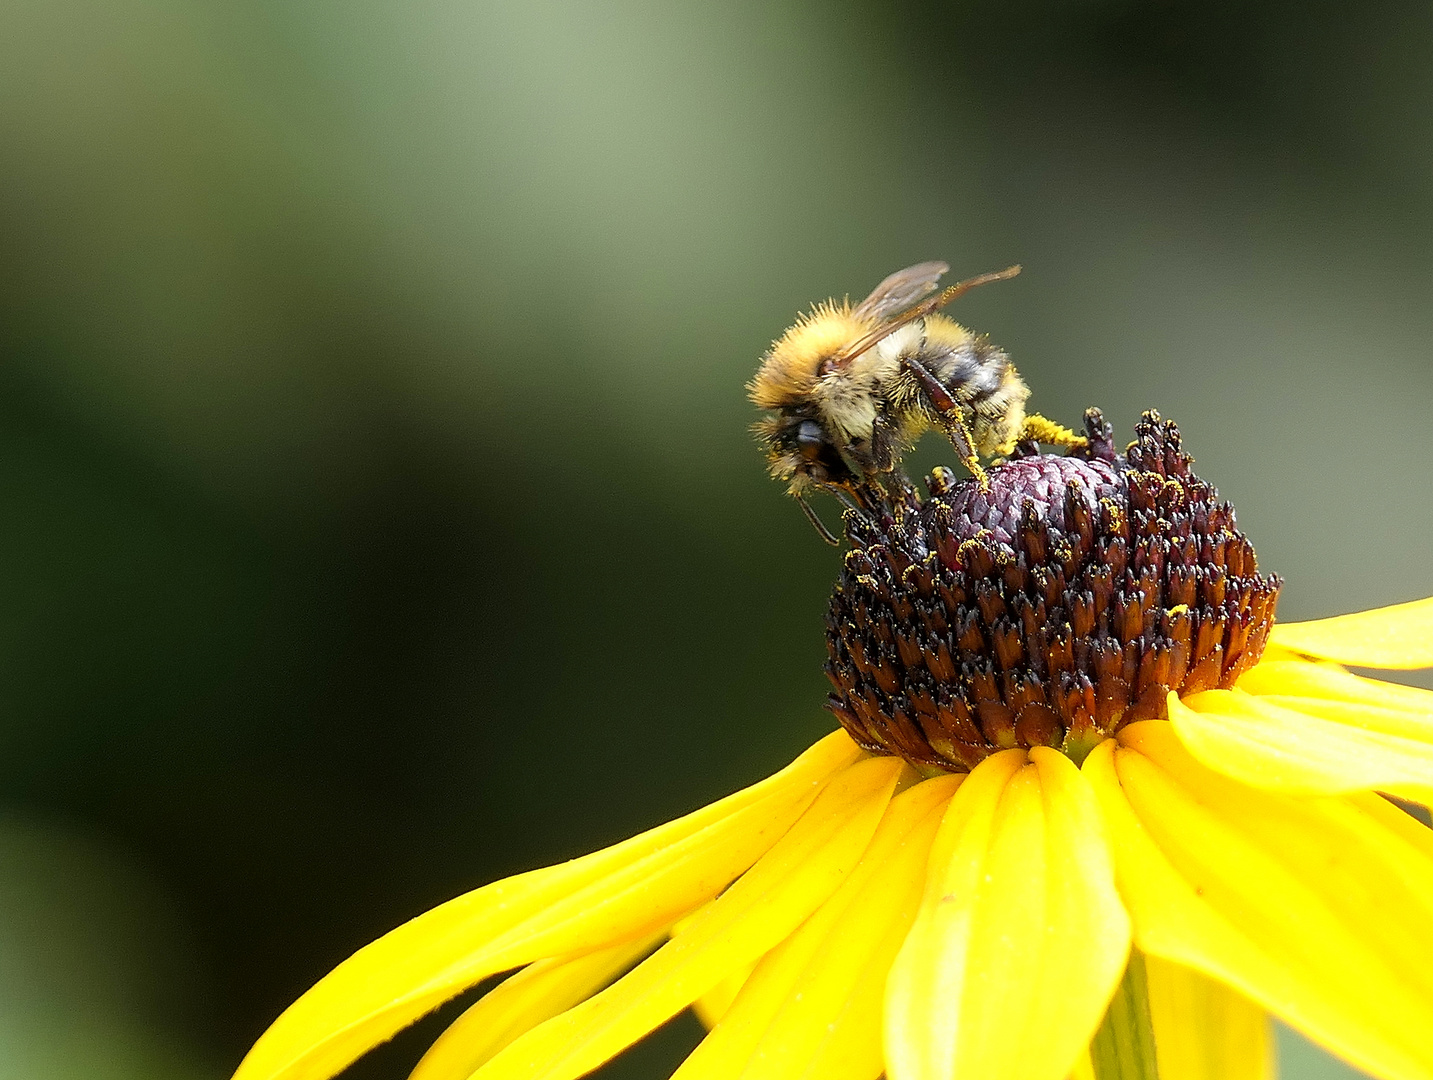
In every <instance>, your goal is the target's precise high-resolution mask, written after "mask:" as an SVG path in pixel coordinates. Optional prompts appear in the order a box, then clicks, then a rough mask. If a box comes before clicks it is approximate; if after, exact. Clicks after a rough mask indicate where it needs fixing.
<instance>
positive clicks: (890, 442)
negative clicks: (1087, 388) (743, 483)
mask: <svg viewBox="0 0 1433 1080" xmlns="http://www.w3.org/2000/svg"><path fill="white" fill-rule="evenodd" d="M949 269H950V267H949V266H947V265H946V264H945V263H943V262H923V263H917V264H916V265H915V266H910V267H907V268H906V269H904V270H899V271H897V272H896V273H894V274H892V275H891V276H890V277H888V278H886V279H885V280H884V281H882V282H881V283H880V284H879V285H877V286H876V287H875V289H874V290H873V291H872V292H871V295H870V296H868V297H866V298H865V299H864V300H862V301H861V302H860V303H859V304H856V305H855V306H852V305H851V302H850V301H849V300H845V301H842V302H840V303H837V302H836V301H834V300H828V301H826V302H825V303H822V304H817V305H816V306H815V307H814V308H812V310H811V312H810V313H809V314H806V315H803V316H801V317H800V318H799V319H798V321H797V323H796V325H794V326H792V327H791V328H790V329H788V330H787V331H786V333H784V334H782V335H781V337H779V338H777V339H776V341H775V342H773V343H772V346H771V348H770V349H769V350H768V351H767V353H766V355H765V356H763V357H762V359H761V368H760V369H759V370H758V371H757V373H756V377H755V378H754V379H752V381H751V382H750V383H749V384H748V385H747V390H748V391H749V393H750V395H751V400H752V401H753V402H754V403H755V404H756V405H757V406H758V407H759V408H762V409H767V410H770V411H771V413H772V415H769V416H767V417H765V418H764V419H762V420H760V421H759V422H758V423H757V424H756V426H755V429H754V430H755V432H756V435H757V438H758V439H759V440H760V441H761V442H762V444H763V445H764V446H765V448H766V452H767V457H768V458H769V460H770V465H771V473H772V475H773V476H775V477H776V478H777V479H780V480H785V481H788V483H789V486H788V491H789V493H790V494H791V495H792V496H794V497H795V498H796V500H797V501H798V502H799V503H800V504H801V508H802V510H804V511H805V513H806V516H807V517H808V518H810V519H811V523H812V524H813V525H815V526H816V529H817V531H818V532H820V533H821V534H822V536H823V537H824V538H825V539H826V540H827V541H828V542H830V543H833V544H834V543H837V542H838V541H837V540H836V538H835V537H834V536H832V535H831V533H830V531H829V530H827V529H826V527H825V526H824V525H823V524H822V523H821V521H820V519H819V518H818V517H817V516H816V514H815V512H814V511H813V510H812V508H811V505H810V503H809V502H808V501H807V495H808V493H809V492H810V491H811V490H813V489H817V490H825V491H829V492H831V493H832V494H835V495H836V496H837V497H838V498H840V499H841V500H842V502H843V503H845V504H846V505H848V506H850V505H852V503H853V501H854V503H855V504H856V505H863V504H864V503H865V502H866V501H868V500H867V499H866V498H865V497H864V494H863V493H864V492H868V491H871V490H872V485H875V484H877V483H878V482H880V481H882V480H886V481H893V482H896V483H905V482H906V481H905V477H904V473H902V472H901V470H900V460H901V456H902V455H903V454H904V453H905V452H906V451H907V450H909V449H910V448H911V447H912V446H914V445H915V443H916V441H917V440H918V439H919V438H920V437H921V435H923V434H924V433H925V432H926V431H928V430H929V429H931V428H932V427H938V428H940V429H941V430H942V431H943V432H944V433H945V435H946V437H947V438H949V439H950V442H951V445H952V446H953V447H954V448H955V452H956V453H957V454H958V455H959V457H960V459H961V462H962V463H963V464H964V465H965V467H966V468H967V469H968V470H969V471H970V473H971V475H972V476H974V477H975V478H976V479H977V480H978V481H979V482H980V483H981V485H982V486H984V485H985V482H986V481H985V470H984V469H983V468H982V467H981V464H980V459H981V457H982V456H985V457H990V456H994V455H1000V454H1008V453H1010V451H1011V450H1013V449H1014V447H1015V444H1016V443H1017V442H1020V441H1022V440H1026V439H1034V440H1036V441H1039V442H1046V443H1052V444H1055V445H1064V446H1080V445H1083V444H1084V442H1085V440H1084V439H1083V438H1082V437H1081V436H1079V435H1076V434H1075V433H1074V432H1073V431H1070V430H1069V429H1068V428H1064V427H1061V426H1060V425H1058V424H1056V423H1054V422H1053V421H1050V420H1046V419H1045V418H1044V417H1042V416H1038V415H1028V416H1027V415H1026V412H1025V400H1026V399H1027V398H1028V397H1029V396H1030V388H1029V387H1028V386H1026V385H1025V382H1024V380H1022V379H1021V378H1020V376H1019V374H1018V373H1017V372H1016V371H1015V366H1014V365H1013V364H1012V363H1011V362H1010V358H1009V357H1008V356H1006V355H1005V353H1004V352H1003V351H1002V350H1000V349H999V348H997V347H996V346H994V345H992V344H991V343H990V341H989V339H987V338H986V337H985V336H984V335H977V334H973V333H971V332H970V331H969V330H967V329H966V328H965V327H963V326H961V325H960V324H958V323H956V322H955V321H953V320H951V319H949V318H947V317H946V316H944V315H938V314H936V312H937V311H938V309H940V308H942V307H944V306H945V305H946V304H948V303H950V302H951V301H952V300H954V299H955V298H956V297H958V296H960V295H962V294H963V293H966V292H969V291H970V290H971V289H973V288H975V287H976V286H978V285H984V284H987V283H988V282H992V281H1004V280H1006V279H1007V278H1012V277H1014V276H1015V275H1016V274H1018V273H1019V272H1020V267H1018V266H1011V267H1009V268H1007V269H1005V270H1000V271H997V272H995V273H992V274H982V275H981V276H979V277H973V278H969V279H967V280H965V281H961V282H958V283H956V284H954V285H951V286H949V287H948V288H946V289H944V290H942V291H940V292H939V293H937V292H936V289H937V287H938V285H939V282H940V278H941V275H943V274H945V273H946V272H947V271H948V270H949ZM933 293H934V294H935V295H931V294H933Z"/></svg>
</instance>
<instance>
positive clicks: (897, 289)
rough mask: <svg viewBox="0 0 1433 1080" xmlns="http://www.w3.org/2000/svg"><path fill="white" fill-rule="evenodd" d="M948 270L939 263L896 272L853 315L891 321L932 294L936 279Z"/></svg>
mask: <svg viewBox="0 0 1433 1080" xmlns="http://www.w3.org/2000/svg"><path fill="white" fill-rule="evenodd" d="M949 269H950V267H949V266H947V265H946V264H945V263H943V262H923V263H916V264H915V265H914V266H907V267H906V268H905V269H904V270H897V271H896V272H895V273H894V274H892V275H891V276H890V277H888V278H886V280H885V281H883V282H881V283H880V284H879V285H877V286H876V287H875V288H874V289H872V290H871V295H870V296H868V297H866V298H865V299H864V300H862V301H861V302H860V303H859V304H857V305H856V308H855V311H854V312H853V314H855V316H856V317H857V318H859V319H871V320H874V321H875V322H885V321H886V320H887V319H892V318H894V317H895V316H897V315H899V314H900V313H901V312H903V311H906V310H908V309H910V308H912V307H914V306H915V305H916V304H917V303H919V302H920V301H921V300H923V299H925V298H926V297H927V296H929V295H930V294H931V293H933V292H935V288H936V285H937V283H939V281H940V276H941V275H942V274H944V273H945V272H946V271H948V270H949Z"/></svg>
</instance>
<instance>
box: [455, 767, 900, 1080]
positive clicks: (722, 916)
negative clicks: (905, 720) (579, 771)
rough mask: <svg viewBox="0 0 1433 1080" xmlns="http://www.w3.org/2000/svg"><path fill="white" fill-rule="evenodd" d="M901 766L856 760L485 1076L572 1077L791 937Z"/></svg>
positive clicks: (848, 857) (861, 844)
mask: <svg viewBox="0 0 1433 1080" xmlns="http://www.w3.org/2000/svg"><path fill="white" fill-rule="evenodd" d="M903 769H905V766H904V765H903V764H902V763H901V762H900V761H899V760H898V759H895V758H872V759H868V760H866V761H862V762H858V763H857V764H855V765H853V766H851V767H850V768H849V769H847V770H846V771H845V772H843V773H841V774H840V775H839V776H837V777H836V778H835V779H833V780H832V781H831V783H830V784H829V785H827V787H825V788H824V789H823V790H822V792H821V794H820V795H818V796H817V798H816V801H815V802H814V803H813V804H812V805H811V808H810V809H809V810H808V811H807V812H806V813H805V814H804V815H803V816H802V818H801V820H800V821H798V822H797V823H796V824H795V825H794V826H793V827H792V828H791V829H790V831H789V832H787V833H786V835H785V836H783V837H782V838H781V840H780V841H778V842H777V844H776V845H775V846H774V847H773V848H772V849H771V850H770V851H768V852H767V853H766V854H765V855H764V856H762V858H761V860H760V861H759V862H758V863H757V864H756V865H755V866H753V867H752V868H751V870H750V871H748V872H747V873H746V874H745V875H744V876H743V877H741V878H740V879H739V880H738V881H736V882H735V883H734V884H733V885H732V886H731V888H729V889H728V890H727V891H726V892H725V893H723V894H722V895H721V897H719V898H718V899H717V900H716V902H714V903H713V904H711V905H710V906H709V907H708V908H707V909H706V910H705V911H702V912H700V913H698V914H697V916H696V917H695V918H694V919H692V920H691V922H690V923H688V925H687V926H685V927H684V928H683V930H682V932H681V933H680V934H678V935H677V936H675V937H674V938H672V940H670V941H669V942H667V944H665V945H663V946H662V947H661V948H660V949H658V950H657V951H656V953H654V954H653V955H652V956H650V957H648V958H647V959H646V960H644V961H643V962H642V963H641V964H638V965H637V967H635V968H634V969H633V970H632V971H630V972H628V974H627V975H625V976H624V977H623V978H621V979H620V980H618V981H617V982H616V983H614V984H613V985H612V986H610V987H608V988H607V989H606V990H604V991H602V992H601V993H600V994H598V995H597V996H596V997H593V998H589V999H588V1000H587V1001H584V1002H583V1003H582V1004H580V1005H578V1006H576V1007H575V1008H573V1009H570V1010H568V1011H567V1012H565V1013H563V1014H561V1015H560V1016H556V1017H553V1019H551V1020H549V1021H547V1022H546V1023H544V1024H541V1025H539V1026H538V1027H536V1028H534V1029H533V1030H532V1031H529V1032H528V1033H527V1034H526V1035H524V1036H522V1038H520V1039H518V1040H517V1041H516V1042H514V1043H513V1044H512V1045H510V1046H509V1047H508V1048H507V1049H505V1050H503V1051H502V1052H501V1053H499V1054H498V1055H497V1056H496V1057H495V1058H493V1059H492V1060H491V1061H489V1062H488V1063H487V1064H486V1065H484V1066H483V1067H482V1068H481V1069H479V1070H478V1072H477V1073H476V1074H475V1076H477V1077H480V1078H481V1080H571V1078H573V1077H577V1076H581V1075H583V1074H584V1073H586V1072H589V1071H590V1070H592V1069H594V1068H596V1067H597V1066H598V1065H600V1064H602V1063H603V1062H604V1061H606V1060H608V1059H609V1058H611V1057H613V1056H614V1055H616V1054H617V1053H619V1052H621V1051H622V1050H624V1049H626V1047H628V1046H630V1045H631V1044H632V1043H634V1042H636V1041H637V1040H638V1039H640V1038H641V1037H642V1036H643V1035H645V1034H647V1033H648V1032H649V1031H651V1030H652V1029H653V1028H655V1027H657V1026H658V1025H659V1024H661V1023H663V1022H664V1021H666V1020H667V1019H669V1018H670V1017H672V1016H675V1015H676V1014H677V1013H678V1012H680V1011H681V1010H682V1009H684V1008H686V1007H687V1006H688V1005H690V1004H691V1003H692V1002H693V1001H695V1000H696V999H697V998H698V997H700V996H701V995H702V994H704V993H706V992H707V991H708V990H710V989H711V988H712V987H713V986H714V985H716V984H717V983H718V982H720V981H721V979H722V978H723V977H725V976H726V975H729V974H730V973H731V972H733V971H737V970H740V969H741V967H742V966H743V965H746V964H749V963H751V962H752V961H753V960H755V959H756V958H757V957H759V956H761V955H762V954H763V953H765V952H767V951H768V950H770V949H771V948H772V947H773V946H774V945H776V944H777V942H779V941H781V940H782V939H783V938H785V937H786V936H787V935H788V934H790V933H791V932H792V931H793V930H794V929H796V927H797V926H799V925H800V924H801V922H802V921H803V920H804V919H805V918H806V917H807V916H808V915H810V914H811V912H812V911H814V910H815V909H816V908H817V907H819V906H820V905H821V903H822V902H823V901H825V900H826V899H827V897H829V896H830V895H831V894H832V893H834V892H835V891H836V889H837V888H838V887H839V886H840V884H841V882H842V881H844V880H845V878H846V876H847V875H848V874H849V873H850V872H851V871H852V869H853V868H854V867H855V866H856V864H857V863H858V862H859V860H860V858H861V855H862V853H863V852H864V851H865V850H866V847H867V845H868V844H869V843H870V840H871V837H872V835H873V834H874V833H875V831H876V826H877V824H878V823H879V822H880V820H881V816H882V814H883V813H884V811H885V809H886V806H887V804H888V803H889V802H890V799H891V793H892V791H893V790H894V788H895V784H896V781H897V779H898V778H899V777H900V775H901V772H902V770H903Z"/></svg>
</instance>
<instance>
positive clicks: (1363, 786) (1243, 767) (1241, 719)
mask: <svg viewBox="0 0 1433 1080" xmlns="http://www.w3.org/2000/svg"><path fill="white" fill-rule="evenodd" d="M1169 719H1170V720H1171V721H1172V722H1173V725H1174V731H1175V734H1177V735H1178V736H1179V739H1180V741H1181V742H1182V743H1184V745H1185V747H1186V748H1187V749H1188V750H1189V752H1190V753H1191V754H1193V755H1194V756H1195V757H1196V758H1198V759H1199V761H1201V762H1203V763H1204V764H1205V765H1206V766H1208V767H1209V768H1211V769H1214V770H1215V771H1216V772H1221V773H1223V774H1224V775H1225V776H1229V777H1233V778H1234V779H1235V780H1239V781H1241V782H1242V783H1245V784H1250V785H1252V786H1254V787H1261V788H1269V789H1271V790H1277V791H1289V792H1299V793H1305V794H1319V795H1334V794H1339V793H1342V792H1346V791H1370V790H1374V789H1377V790H1379V791H1388V792H1392V793H1393V794H1396V795H1403V796H1405V797H1407V798H1410V799H1414V800H1416V801H1424V800H1427V799H1428V797H1429V795H1430V794H1433V718H1424V717H1420V716H1417V715H1415V714H1413V713H1409V712H1405V711H1402V710H1397V709H1385V708H1380V707H1378V706H1373V705H1360V704H1353V703H1350V702H1342V701H1329V700H1327V699H1323V698H1296V697H1284V696H1281V695H1267V696H1262V697H1255V696H1254V695H1252V694H1246V693H1244V692H1242V691H1239V690H1210V691H1206V692H1205V693H1202V694H1194V695H1191V696H1190V697H1189V698H1187V699H1185V700H1184V701H1183V702H1181V701H1180V700H1179V698H1177V697H1176V696H1175V695H1173V694H1171V695H1170V697H1169Z"/></svg>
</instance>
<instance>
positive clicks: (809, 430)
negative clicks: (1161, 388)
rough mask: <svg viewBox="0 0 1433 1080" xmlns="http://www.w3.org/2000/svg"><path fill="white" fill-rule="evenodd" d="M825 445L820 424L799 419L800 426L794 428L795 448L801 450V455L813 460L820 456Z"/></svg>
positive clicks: (824, 437)
mask: <svg viewBox="0 0 1433 1080" xmlns="http://www.w3.org/2000/svg"><path fill="white" fill-rule="evenodd" d="M825 445H826V435H825V433H824V432H822V430H821V425H820V424H818V423H816V421H814V420H803V421H801V426H800V427H798V428H797V429H796V448H797V449H798V450H800V451H801V456H802V457H804V458H805V459H806V460H807V461H813V462H814V461H815V460H816V459H817V458H818V457H820V456H821V450H822V448H823V447H825Z"/></svg>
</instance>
